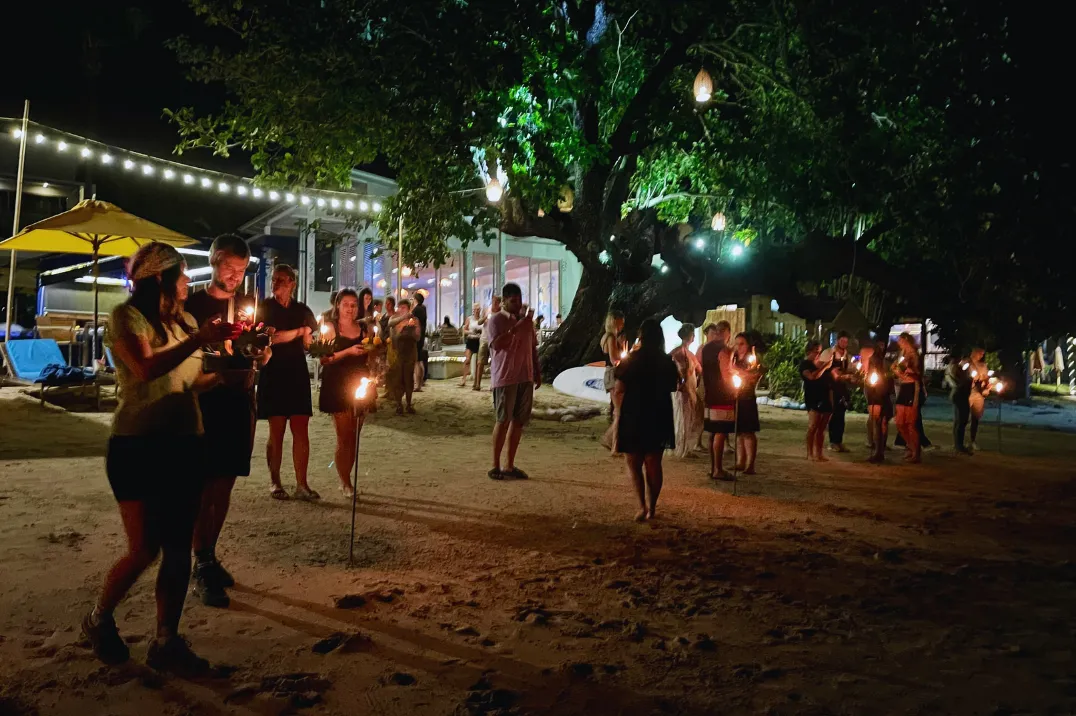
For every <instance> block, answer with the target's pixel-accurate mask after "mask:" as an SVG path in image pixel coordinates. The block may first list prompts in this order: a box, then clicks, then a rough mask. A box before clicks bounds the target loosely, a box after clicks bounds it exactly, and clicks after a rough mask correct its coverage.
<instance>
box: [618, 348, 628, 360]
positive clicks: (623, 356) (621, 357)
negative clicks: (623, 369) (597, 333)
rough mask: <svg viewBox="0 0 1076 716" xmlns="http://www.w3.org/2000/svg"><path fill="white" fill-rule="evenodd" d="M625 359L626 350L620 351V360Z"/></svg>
mask: <svg viewBox="0 0 1076 716" xmlns="http://www.w3.org/2000/svg"><path fill="white" fill-rule="evenodd" d="M627 357H628V349H627V348H625V349H624V350H622V351H620V360H624V359H625V358H627Z"/></svg>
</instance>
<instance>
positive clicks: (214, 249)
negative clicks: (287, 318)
mask: <svg viewBox="0 0 1076 716" xmlns="http://www.w3.org/2000/svg"><path fill="white" fill-rule="evenodd" d="M249 263H250V249H249V248H248V247H247V244H246V242H245V241H244V240H243V239H242V238H241V237H239V236H236V235H235V234H223V235H221V236H218V237H217V238H216V239H214V241H213V244H212V245H211V246H210V247H209V265H210V266H211V267H212V268H213V277H212V280H211V281H210V284H209V287H208V288H207V289H206V290H205V291H200V292H198V293H195V294H193V295H192V296H190V298H188V299H187V302H186V304H185V306H184V308H185V309H186V311H187V313H189V314H191V316H193V317H194V320H195V323H197V324H198V325H205V324H206V323H207V322H208V321H211V320H214V319H217V320H223V321H225V322H227V323H235V322H236V319H237V317H239V316H246V317H247V320H249V321H253V320H254V315H253V314H254V301H253V299H244V298H241V297H238V296H236V291H237V290H238V289H239V287H240V286H241V285H242V284H243V278H244V277H245V276H246V271H247V265H248V264H249ZM204 348H205V349H206V350H207V351H212V352H214V353H216V354H218V355H219V360H220V361H221V362H222V364H223V365H224V367H225V369H224V370H225V375H226V376H227V380H226V382H225V383H224V384H222V385H219V386H217V387H216V388H213V389H212V390H208V391H205V392H204V393H201V394H200V395H199V400H198V404H199V407H200V408H201V411H202V423H203V425H204V426H205V447H206V454H207V455H210V456H211V458H210V459H209V460H207V461H206V475H205V488H204V489H203V491H202V506H201V508H200V509H199V511H198V521H197V522H196V523H195V526H194V544H193V546H192V547H193V550H194V573H193V574H192V575H191V579H192V580H193V583H194V590H193V591H194V594H195V596H197V597H198V598H199V599H201V600H202V603H203V604H205V605H206V606H210V607H220V608H227V607H228V605H229V603H230V600H229V598H228V593H227V592H226V591H225V589H227V588H229V587H232V586H234V585H235V579H234V578H233V577H232V575H231V574H230V573H229V572H228V570H227V569H225V568H224V566H223V565H221V563H220V561H219V560H218V558H217V551H216V550H217V540H218V539H219V538H220V533H221V530H222V529H223V527H224V520H225V518H226V517H227V516H228V508H229V507H230V505H231V496H232V490H233V488H234V487H235V480H236V477H237V476H240V475H242V476H244V477H245V476H247V475H249V474H250V457H251V454H252V453H253V451H254V431H255V426H256V425H257V406H256V402H255V399H254V381H255V379H256V372H255V368H256V367H258V366H264V365H265V364H266V362H267V361H268V360H269V358H270V356H271V355H272V349H271V348H268V347H267V348H264V349H260V350H259V349H255V350H254V351H253V353H251V354H249V355H243V354H242V353H240V352H238V351H235V350H233V348H232V344H231V343H229V342H221V343H218V344H215V345H209V346H204Z"/></svg>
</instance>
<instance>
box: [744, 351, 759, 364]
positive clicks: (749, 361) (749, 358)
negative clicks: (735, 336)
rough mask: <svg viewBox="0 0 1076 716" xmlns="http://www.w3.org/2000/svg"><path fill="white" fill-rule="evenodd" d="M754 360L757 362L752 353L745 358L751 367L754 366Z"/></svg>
mask: <svg viewBox="0 0 1076 716" xmlns="http://www.w3.org/2000/svg"><path fill="white" fill-rule="evenodd" d="M756 360H758V359H757V358H755V354H754V353H752V354H751V355H749V356H747V362H748V363H751V364H752V365H754V363H755V361H756Z"/></svg>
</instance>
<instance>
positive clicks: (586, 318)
mask: <svg viewBox="0 0 1076 716" xmlns="http://www.w3.org/2000/svg"><path fill="white" fill-rule="evenodd" d="M612 292H613V276H612V274H611V273H610V272H609V271H607V270H605V269H589V268H587V267H586V266H584V267H583V273H582V275H581V276H580V277H579V288H578V289H576V291H575V298H574V299H573V300H572V310H571V311H569V312H568V317H567V318H566V319H565V320H564V323H562V324H561V326H560V328H558V329H557V330H556V332H555V333H554V334H553V335H552V336H551V337H550V338H549V340H547V341H546V342H545V343H543V344H542V348H541V350H540V351H539V359H540V360H541V362H542V377H543V379H544V380H545V381H546V382H547V383H551V382H552V381H553V379H554V378H556V377H557V375H558V374H560V373H561V372H563V371H565V370H567V369H568V368H575V367H577V366H581V365H586V364H587V363H589V362H591V361H595V360H599V359H601V348H600V346H599V343H600V342H601V336H602V325H603V323H604V322H605V315H606V313H607V312H608V310H609V296H610V295H611V294H612Z"/></svg>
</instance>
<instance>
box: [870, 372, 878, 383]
mask: <svg viewBox="0 0 1076 716" xmlns="http://www.w3.org/2000/svg"><path fill="white" fill-rule="evenodd" d="M870 383H871V385H878V373H871V377H870Z"/></svg>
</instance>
